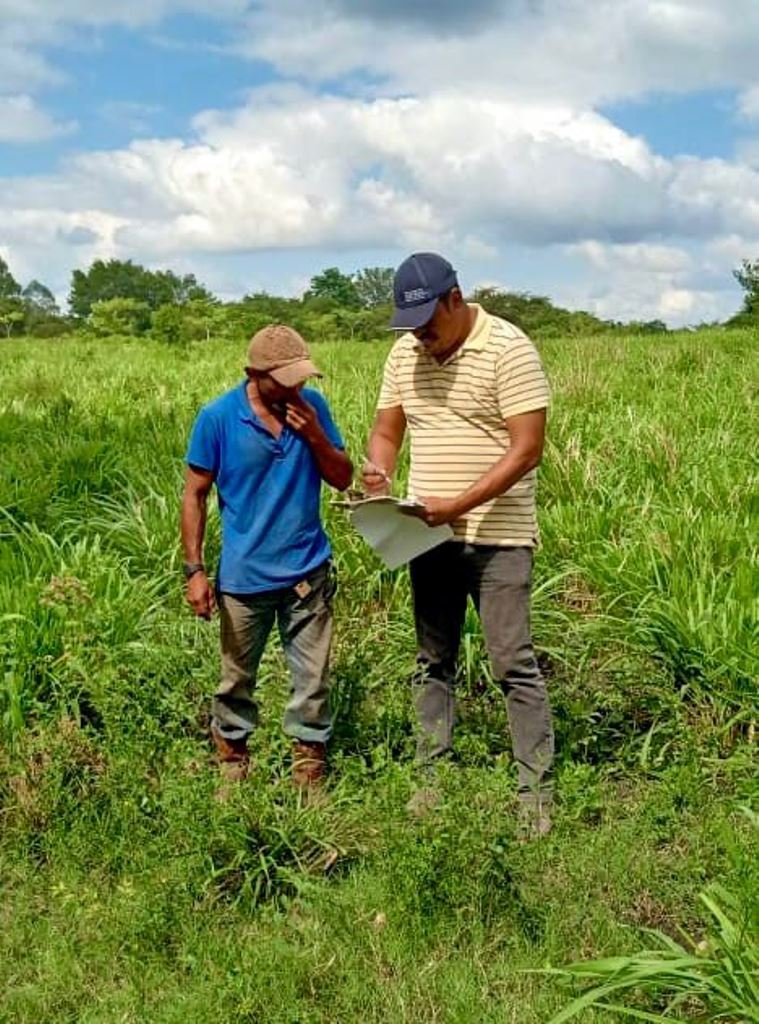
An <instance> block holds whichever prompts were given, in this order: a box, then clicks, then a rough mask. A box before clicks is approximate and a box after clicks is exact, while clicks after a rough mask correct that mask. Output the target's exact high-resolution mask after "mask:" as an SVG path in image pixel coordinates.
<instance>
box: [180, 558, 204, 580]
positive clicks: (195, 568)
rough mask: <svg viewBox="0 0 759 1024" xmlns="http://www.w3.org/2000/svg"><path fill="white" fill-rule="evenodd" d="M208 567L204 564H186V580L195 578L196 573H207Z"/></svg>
mask: <svg viewBox="0 0 759 1024" xmlns="http://www.w3.org/2000/svg"><path fill="white" fill-rule="evenodd" d="M205 571H206V567H205V566H204V565H203V563H202V562H185V563H184V578H185V579H186V580H189V579H190V577H191V576H194V575H195V573H196V572H205Z"/></svg>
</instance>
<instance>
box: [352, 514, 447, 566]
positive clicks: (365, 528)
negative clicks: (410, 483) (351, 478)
mask: <svg viewBox="0 0 759 1024" xmlns="http://www.w3.org/2000/svg"><path fill="white" fill-rule="evenodd" d="M337 504H342V505H343V506H345V507H347V508H348V510H349V515H350V518H351V522H352V523H353V525H354V526H355V527H356V529H357V530H358V532H359V533H360V534H361V536H362V537H363V538H364V540H365V541H366V542H367V544H369V545H370V546H371V547H372V548H374V550H375V551H376V552H377V554H378V555H379V556H380V557H381V558H382V560H383V561H384V562H385V564H386V565H387V567H388V568H389V569H397V568H398V566H399V565H403V563H404V562H408V561H410V560H411V559H412V558H416V556H417V555H421V554H423V553H424V552H425V551H430V550H431V549H432V548H434V547H437V546H438V544H442V543H444V542H445V541H446V540H449V539H450V538H451V537H452V536H453V530H451V528H450V526H448V525H447V524H443V525H439V526H428V525H427V523H426V522H425V521H424V519H423V518H421V516H422V515H423V513H424V510H425V506H424V504H423V503H422V502H419V501H415V500H413V499H407V500H404V499H400V498H390V497H377V498H364V499H360V500H353V501H348V502H338V503H337Z"/></svg>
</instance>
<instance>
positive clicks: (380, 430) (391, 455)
mask: <svg viewBox="0 0 759 1024" xmlns="http://www.w3.org/2000/svg"><path fill="white" fill-rule="evenodd" d="M405 433H406V414H405V413H404V411H403V406H402V405H394V406H392V407H391V408H389V409H379V410H378V411H377V415H376V417H375V419H374V426H373V427H372V432H371V434H370V435H369V443H368V445H367V455H368V460H367V463H366V464H365V466H364V471H363V482H364V487H365V488H366V490H367V491H368V493H369V494H386V493H387V492H388V491H389V490H390V479H391V478H392V476H393V472H394V471H395V464H396V462H397V461H398V452H399V451H400V450H401V445H402V444H403V437H404V434H405Z"/></svg>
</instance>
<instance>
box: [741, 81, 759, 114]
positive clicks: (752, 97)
mask: <svg viewBox="0 0 759 1024" xmlns="http://www.w3.org/2000/svg"><path fill="white" fill-rule="evenodd" d="M738 114H739V115H740V116H741V117H742V118H745V120H747V121H756V120H759V85H752V86H751V87H750V88H748V89H746V90H745V91H744V92H742V93H741V94H740V96H739V97H738Z"/></svg>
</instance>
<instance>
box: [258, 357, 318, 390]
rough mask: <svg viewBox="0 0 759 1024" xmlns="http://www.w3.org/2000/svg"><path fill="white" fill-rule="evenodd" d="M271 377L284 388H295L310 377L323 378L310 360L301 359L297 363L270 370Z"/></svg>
mask: <svg viewBox="0 0 759 1024" xmlns="http://www.w3.org/2000/svg"><path fill="white" fill-rule="evenodd" d="M269 375H270V376H271V377H273V378H274V380H275V381H276V382H277V384H281V385H282V387H283V388H295V387H297V386H298V385H299V384H302V383H303V382H304V381H306V380H308V378H309V377H321V376H322V374H321V371H320V370H317V368H316V367H315V366H314V364H313V363H312V362H311V360H310V359H299V360H298V361H297V362H296V363H288V365H287V366H278V367H277V369H276V370H269Z"/></svg>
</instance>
